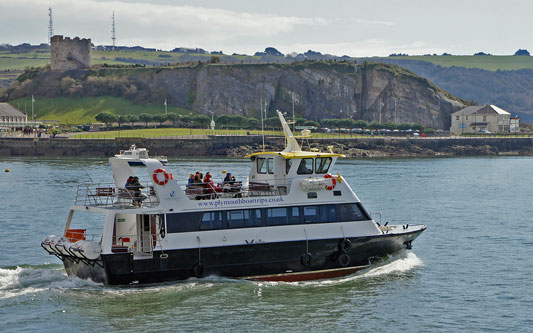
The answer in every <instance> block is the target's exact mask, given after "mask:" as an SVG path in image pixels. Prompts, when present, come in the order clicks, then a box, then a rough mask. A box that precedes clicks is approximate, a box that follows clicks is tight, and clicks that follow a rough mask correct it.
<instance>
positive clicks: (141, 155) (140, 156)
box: [115, 145, 168, 166]
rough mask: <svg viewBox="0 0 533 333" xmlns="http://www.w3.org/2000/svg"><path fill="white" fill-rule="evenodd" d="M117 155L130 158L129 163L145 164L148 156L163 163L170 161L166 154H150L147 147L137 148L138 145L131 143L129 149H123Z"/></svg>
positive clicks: (125, 158)
mask: <svg viewBox="0 0 533 333" xmlns="http://www.w3.org/2000/svg"><path fill="white" fill-rule="evenodd" d="M115 157H117V158H121V159H124V160H128V163H129V165H132V166H135V165H144V162H143V160H144V159H148V158H153V159H156V160H158V161H159V162H161V163H162V164H167V163H168V158H167V157H166V156H154V157H149V156H148V150H147V149H146V148H137V146H136V145H131V146H130V148H129V149H128V150H121V151H120V153H119V154H116V155H115Z"/></svg>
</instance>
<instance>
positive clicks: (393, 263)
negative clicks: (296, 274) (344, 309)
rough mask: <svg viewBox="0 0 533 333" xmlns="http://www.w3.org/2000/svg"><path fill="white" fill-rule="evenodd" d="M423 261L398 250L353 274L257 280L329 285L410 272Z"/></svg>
mask: <svg viewBox="0 0 533 333" xmlns="http://www.w3.org/2000/svg"><path fill="white" fill-rule="evenodd" d="M423 264H424V263H423V262H422V260H420V258H418V257H417V256H416V254H414V253H413V252H407V251H400V252H399V253H396V254H394V255H391V256H389V257H388V258H387V259H384V260H380V261H379V262H377V263H373V264H371V265H370V266H369V267H368V268H366V269H364V270H362V271H360V272H357V273H355V274H352V275H349V276H346V277H341V278H335V279H327V280H316V281H302V282H257V283H258V284H262V285H278V284H284V285H296V286H330V285H336V284H343V283H349V282H352V281H357V280H362V279H369V278H376V277H382V276H391V275H403V274H406V273H409V272H411V271H412V270H413V269H414V268H416V267H419V266H422V265H423Z"/></svg>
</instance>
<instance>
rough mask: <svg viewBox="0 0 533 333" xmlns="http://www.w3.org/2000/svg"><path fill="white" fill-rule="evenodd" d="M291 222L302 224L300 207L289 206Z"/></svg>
mask: <svg viewBox="0 0 533 333" xmlns="http://www.w3.org/2000/svg"><path fill="white" fill-rule="evenodd" d="M288 210H289V216H288V217H289V224H300V209H299V208H298V207H289V208H288Z"/></svg>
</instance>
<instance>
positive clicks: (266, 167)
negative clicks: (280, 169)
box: [257, 157, 274, 174]
mask: <svg viewBox="0 0 533 333" xmlns="http://www.w3.org/2000/svg"><path fill="white" fill-rule="evenodd" d="M257 173H263V174H265V173H269V174H273V173H274V159H273V158H262V157H259V158H258V159H257Z"/></svg>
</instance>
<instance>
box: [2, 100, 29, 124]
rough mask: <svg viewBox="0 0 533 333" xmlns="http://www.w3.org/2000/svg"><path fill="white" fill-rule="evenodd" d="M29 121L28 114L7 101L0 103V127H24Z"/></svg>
mask: <svg viewBox="0 0 533 333" xmlns="http://www.w3.org/2000/svg"><path fill="white" fill-rule="evenodd" d="M27 122H28V116H27V115H25V114H24V113H22V112H20V111H19V110H17V109H16V108H14V107H12V106H11V105H9V104H7V103H0V127H1V128H4V129H12V128H17V127H23V126H25V125H26V124H27Z"/></svg>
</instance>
